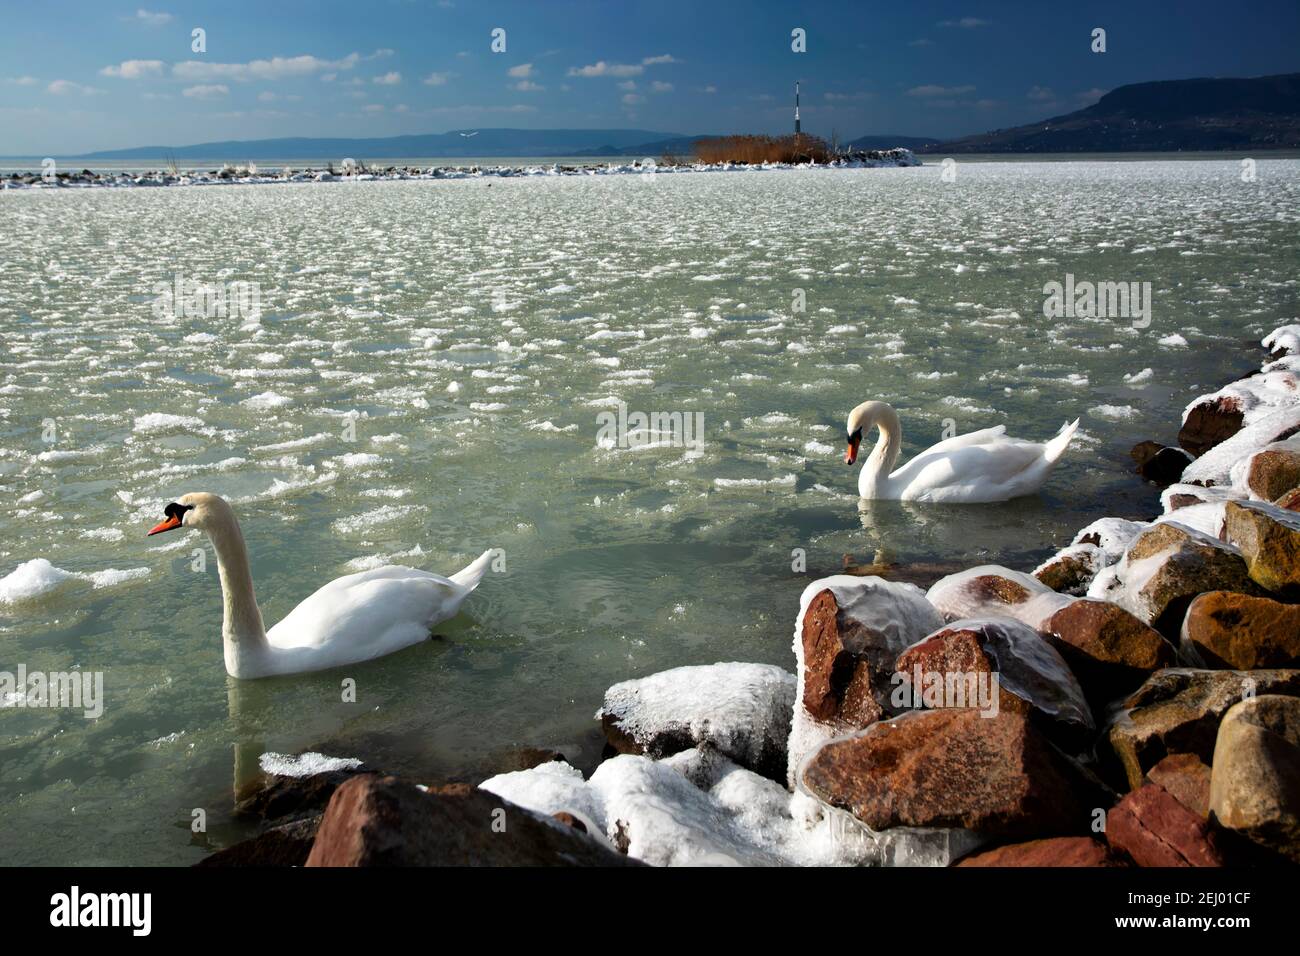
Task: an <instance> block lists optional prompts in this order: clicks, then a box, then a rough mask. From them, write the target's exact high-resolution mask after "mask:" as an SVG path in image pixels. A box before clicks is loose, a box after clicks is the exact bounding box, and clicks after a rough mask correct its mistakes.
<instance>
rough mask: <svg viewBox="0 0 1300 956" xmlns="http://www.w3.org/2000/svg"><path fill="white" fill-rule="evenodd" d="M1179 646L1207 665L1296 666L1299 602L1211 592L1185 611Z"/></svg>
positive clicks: (1299, 638)
mask: <svg viewBox="0 0 1300 956" xmlns="http://www.w3.org/2000/svg"><path fill="white" fill-rule="evenodd" d="M1182 646H1183V651H1184V653H1185V654H1187V656H1188V657H1189V658H1191V659H1193V660H1195V659H1198V658H1199V659H1200V661H1202V662H1203V663H1204V664H1205V666H1206V667H1231V668H1235V669H1236V670H1247V671H1248V670H1261V669H1265V668H1272V667H1300V604H1282V603H1280V602H1278V601H1274V600H1272V599H1270V598H1265V597H1251V596H1249V595H1246V594H1238V593H1236V592H1235V591H1210V592H1209V593H1207V594H1202V595H1201V596H1200V597H1198V598H1197V599H1196V600H1195V601H1193V602H1192V604H1191V606H1190V607H1189V608H1188V609H1187V618H1186V619H1185V620H1184V621H1183V632H1182Z"/></svg>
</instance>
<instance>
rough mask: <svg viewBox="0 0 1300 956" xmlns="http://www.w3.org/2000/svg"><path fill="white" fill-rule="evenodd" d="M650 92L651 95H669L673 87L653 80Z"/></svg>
mask: <svg viewBox="0 0 1300 956" xmlns="http://www.w3.org/2000/svg"><path fill="white" fill-rule="evenodd" d="M650 91H651V92H652V93H671V92H672V91H673V85H672V84H671V83H664V82H663V81H661V80H655V81H654V82H653V83H651V84H650Z"/></svg>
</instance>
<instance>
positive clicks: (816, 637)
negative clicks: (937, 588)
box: [786, 574, 943, 785]
mask: <svg viewBox="0 0 1300 956" xmlns="http://www.w3.org/2000/svg"><path fill="white" fill-rule="evenodd" d="M942 626H943V616H942V615H941V614H940V613H939V612H938V611H937V610H935V608H934V607H933V606H932V605H931V604H930V603H929V601H927V600H926V598H925V592H923V591H922V590H921V589H920V588H918V587H916V586H915V585H911V584H901V583H896V582H892V581H886V580H885V579H883V578H879V577H855V576H852V575H847V574H839V575H832V576H831V577H827V578H821V579H820V580H817V581H814V582H813V583H812V584H810V585H808V587H806V588H805V589H804V592H803V595H802V597H801V598H800V602H799V616H798V618H797V620H796V622H795V629H794V654H795V660H796V661H797V674H798V689H797V693H796V699H795V707H794V716H793V719H792V722H791V730H790V741H789V745H788V747H787V753H788V762H787V768H786V780H787V783H789V784H791V785H793V783H794V776H795V773H796V771H797V770H798V767H799V763H800V761H801V760H803V758H804V757H805V756H807V755H808V754H809V753H811V752H812V751H813V750H815V749H816V748H817V747H818V746H819V745H820V744H821V743H822V742H823V741H826V740H829V739H830V738H831V737H834V736H838V735H839V734H843V733H847V732H849V731H853V730H859V729H861V728H863V727H865V726H867V725H868V724H871V723H874V722H875V721H876V720H879V719H880V718H881V717H882V716H885V715H886V714H888V713H890V712H891V710H890V708H891V704H890V694H891V690H892V686H893V685H892V678H893V675H894V665H895V663H896V662H897V660H898V655H899V654H900V653H901V652H902V651H903V650H904V649H906V648H907V647H908V645H910V644H914V643H916V642H917V641H919V640H920V639H921V638H923V637H925V635H927V634H929V633H931V632H932V631H934V630H936V629H937V628H940V627H942Z"/></svg>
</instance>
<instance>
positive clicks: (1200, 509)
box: [1151, 501, 1227, 538]
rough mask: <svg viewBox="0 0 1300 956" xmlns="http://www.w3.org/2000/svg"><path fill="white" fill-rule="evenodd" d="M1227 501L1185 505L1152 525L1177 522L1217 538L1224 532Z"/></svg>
mask: <svg viewBox="0 0 1300 956" xmlns="http://www.w3.org/2000/svg"><path fill="white" fill-rule="evenodd" d="M1226 505H1227V502H1226V501H1206V502H1202V503H1201V504H1196V505H1184V506H1183V507H1181V508H1179V509H1178V510H1177V511H1175V512H1173V513H1172V514H1162V515H1161V516H1160V517H1158V518H1156V520H1155V521H1153V522H1151V523H1152V524H1164V523H1166V522H1170V521H1173V522H1177V523H1178V524H1180V525H1183V526H1184V527H1187V528H1192V529H1193V530H1195V531H1199V532H1201V533H1202V534H1205V535H1208V536H1209V537H1211V538H1217V537H1218V536H1219V532H1220V531H1222V530H1223V509H1224V507H1225V506H1226Z"/></svg>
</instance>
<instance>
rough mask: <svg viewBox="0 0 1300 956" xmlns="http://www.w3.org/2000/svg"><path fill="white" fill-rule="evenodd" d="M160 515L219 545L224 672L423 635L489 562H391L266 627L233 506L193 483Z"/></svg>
mask: <svg viewBox="0 0 1300 956" xmlns="http://www.w3.org/2000/svg"><path fill="white" fill-rule="evenodd" d="M163 514H164V515H165V518H164V520H163V521H162V522H161V523H160V524H158V525H157V526H156V527H154V528H153V530H151V531H150V532H149V534H151V535H154V534H160V533H162V532H164V531H171V530H172V529H174V528H181V527H185V528H199V529H201V530H202V531H204V532H206V533H207V536H208V539H209V540H210V541H211V542H212V547H213V548H214V549H215V550H216V552H217V571H218V573H219V574H220V576H221V594H222V597H223V598H224V603H225V609H224V613H223V620H222V623H221V636H222V643H223V644H224V646H225V656H226V672H227V673H228V674H230V676H231V677H242V678H254V677H270V676H272V675H276V674H299V673H303V672H306V671H318V670H324V669H325V668H327V667H338V666H340V665H343V664H356V663H359V662H361V661H368V660H372V659H373V658H376V657H383V656H384V655H385V654H391V653H393V652H394V651H398V650H401V649H402V648H404V647H409V646H410V645H412V644H418V643H419V642H421V641H426V640H428V639H429V636H430V630H431V628H433V627H434V625H436V624H438V623H440V622H442V621H445V620H447V619H448V618H451V617H453V616H455V614H456V612H457V611H458V610H460V605H461V602H462V601H464V600H465V598H466V597H468V596H469V593H470V592H471V591H473V590H474V588H476V587H478V583H479V581H481V580H482V579H483V575H484V574H485V573H487V569H488V565H489V564H491V562H492V552H491V551H485V552H484V553H483V554H482V555H481V556H480V557H479V558H478V559H477V560H476V561H474V562H473V563H472V564H470V565H469V567H467V568H465V569H464V570H463V571H458V572H457V573H455V574H453V575H452V576H451V577H450V578H445V577H443V576H442V575H441V574H432V573H430V572H428V571H417V570H416V569H415V568H404V567H399V566H396V565H387V566H385V567H382V568H373V569H372V570H369V571H361V572H360V573H358V574H349V575H346V576H344V577H341V578H337V579H335V580H333V581H331V582H330V583H329V584H326V585H325V586H324V587H322V588H320V589H319V590H317V591H316V592H315V593H313V594H311V595H310V596H309V597H307V598H306V599H305V600H304V601H303V602H302V603H301V604H299V605H298V606H297V607H295V608H294V609H293V610H292V611H290V612H289V613H288V614H287V615H286V616H285V618H284V620H282V621H280V623H279V624H277V625H275V627H273V628H271V629H270V630H269V631H267V630H265V629H264V627H263V624H262V612H261V610H260V609H259V608H258V606H257V599H256V597H254V595H253V575H252V571H251V570H250V568H249V565H248V549H247V548H246V547H245V546H244V535H243V532H242V531H240V529H239V522H238V521H237V520H236V518H235V511H234V509H233V508H231V507H230V505H229V504H228V503H227V502H226V500H225V499H224V498H221V497H219V496H218V495H211V494H207V493H206V492H196V493H194V494H188V495H183V496H181V497H180V498H178V499H177V500H176V501H174V502H172V503H171V504H169V505H167V507H166V508H164V509H163Z"/></svg>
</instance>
